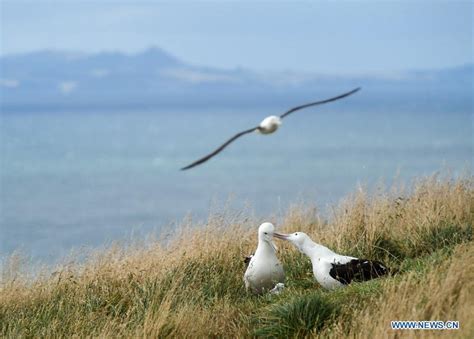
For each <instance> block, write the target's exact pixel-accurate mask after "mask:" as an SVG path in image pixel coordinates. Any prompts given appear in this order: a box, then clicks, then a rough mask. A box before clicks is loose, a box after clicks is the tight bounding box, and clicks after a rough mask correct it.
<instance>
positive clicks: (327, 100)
mask: <svg viewBox="0 0 474 339" xmlns="http://www.w3.org/2000/svg"><path fill="white" fill-rule="evenodd" d="M359 90H360V87H357V88H356V89H353V90H352V91H350V92H347V93H344V94H341V95H338V96H337V97H333V98H329V99H326V100H321V101H316V102H311V103H309V104H305V105H301V106H297V107H293V108H292V109H290V110H289V111H287V112H285V113H283V114H282V115H280V118H281V119H283V118H284V117H286V116H287V115H290V114H291V113H293V112H296V111H298V110H300V109H303V108H306V107H310V106H316V105H321V104H325V103H327V102H331V101H336V100H339V99H342V98H345V97H347V96H349V95H351V94H354V93H355V92H357V91H359Z"/></svg>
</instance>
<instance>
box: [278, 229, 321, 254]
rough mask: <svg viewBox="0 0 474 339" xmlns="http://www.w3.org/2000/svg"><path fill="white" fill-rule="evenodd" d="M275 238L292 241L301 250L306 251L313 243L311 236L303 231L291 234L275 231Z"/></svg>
mask: <svg viewBox="0 0 474 339" xmlns="http://www.w3.org/2000/svg"><path fill="white" fill-rule="evenodd" d="M273 235H274V237H275V238H278V239H282V240H286V241H289V242H291V243H292V244H293V245H294V246H295V247H296V248H297V249H298V250H299V251H300V252H302V253H305V254H306V251H307V250H308V249H309V247H311V245H312V244H313V241H312V240H311V238H310V237H309V236H308V235H307V234H306V233H303V232H295V233H291V234H282V233H277V232H274V233H273Z"/></svg>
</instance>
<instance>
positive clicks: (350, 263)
mask: <svg viewBox="0 0 474 339" xmlns="http://www.w3.org/2000/svg"><path fill="white" fill-rule="evenodd" d="M274 236H275V238H278V239H282V240H287V241H289V242H291V243H292V244H293V245H294V246H295V247H296V248H297V249H298V250H299V251H300V252H301V253H303V254H306V255H307V256H308V257H309V258H310V259H311V264H312V266H313V274H314V277H315V278H316V280H317V281H318V283H319V284H320V285H321V286H322V287H323V288H326V289H334V288H337V287H342V286H344V285H347V284H350V283H351V282H352V281H367V280H371V279H374V278H378V277H380V276H383V275H386V274H387V273H388V272H389V271H388V269H387V268H386V267H385V266H384V265H383V264H382V263H381V262H379V261H371V260H367V259H358V258H354V257H349V256H345V255H340V254H337V253H334V252H333V251H331V250H330V249H329V248H327V247H325V246H323V245H320V244H317V243H315V242H314V241H312V240H311V238H310V237H309V236H308V235H306V234H305V233H303V232H295V233H292V234H280V233H276V232H275V233H274Z"/></svg>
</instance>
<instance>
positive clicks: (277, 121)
mask: <svg viewBox="0 0 474 339" xmlns="http://www.w3.org/2000/svg"><path fill="white" fill-rule="evenodd" d="M358 90H360V87H358V88H356V89H353V90H352V91H350V92H347V93H344V94H341V95H338V96H336V97H333V98H329V99H325V100H321V101H316V102H311V103H309V104H304V105H301V106H297V107H293V108H291V109H289V110H288V111H286V112H285V113H283V114H282V115H280V116H276V115H271V116H269V117H266V118H265V119H263V120H262V122H261V123H260V124H259V125H258V126H257V127H253V128H250V129H247V130H245V131H242V132H239V133H237V134H236V135H234V136H233V137H232V138H230V139H229V140H227V141H226V142H225V143H223V144H222V145H221V146H219V147H218V148H217V149H216V150H215V151H213V152H212V153H209V154H208V155H206V156H204V157H202V158H201V159H198V160H196V161H195V162H193V163H191V164H190V165H188V166H185V167H183V168H181V170H182V171H184V170H187V169H190V168H193V167H194V166H197V165H200V164H202V163H204V162H206V161H208V160H209V159H211V158H212V157H213V156H215V155H217V154H218V153H219V152H221V151H222V150H223V149H224V148H226V147H227V146H228V145H229V144H230V143H231V142H233V141H234V140H236V139H238V138H240V137H241V136H243V135H245V134H248V133H252V132H255V131H257V132H258V133H260V134H271V133H273V132H275V131H276V130H277V129H278V127H280V125H281V123H282V122H281V121H282V119H283V118H285V117H286V116H288V115H290V114H291V113H293V112H296V111H298V110H300V109H303V108H306V107H310V106H316V105H321V104H325V103H328V102H331V101H336V100H339V99H342V98H345V97H347V96H349V95H351V94H354V93H355V92H357V91H358Z"/></svg>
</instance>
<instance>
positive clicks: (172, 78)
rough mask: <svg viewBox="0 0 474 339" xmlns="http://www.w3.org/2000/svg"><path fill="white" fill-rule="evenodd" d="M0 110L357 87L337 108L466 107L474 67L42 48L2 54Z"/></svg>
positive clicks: (198, 102) (291, 96)
mask: <svg viewBox="0 0 474 339" xmlns="http://www.w3.org/2000/svg"><path fill="white" fill-rule="evenodd" d="M0 67H1V68H0V90H1V97H0V105H1V106H0V107H1V108H2V111H15V110H38V111H40V110H65V109H67V110H76V109H79V110H86V109H111V110H117V109H161V108H165V109H170V108H179V109H181V108H186V109H189V108H206V107H218V106H219V107H228V108H234V107H239V108H241V107H257V106H280V107H285V108H286V107H290V106H292V105H297V104H300V103H304V102H306V101H312V100H318V99H322V98H325V97H327V96H332V95H337V94H339V93H342V92H344V91H347V90H350V89H352V88H354V87H358V86H362V87H363V91H362V92H360V94H358V95H357V96H354V97H353V98H352V99H351V100H350V102H349V101H344V102H343V101H341V102H340V103H338V104H337V105H335V106H337V107H341V105H345V106H344V107H345V108H346V107H347V108H350V109H354V110H357V109H359V110H360V109H364V110H368V109H371V110H379V109H385V110H388V109H392V110H399V109H409V110H414V111H466V110H470V111H472V102H473V101H472V93H473V75H474V65H473V64H468V65H464V66H460V67H455V68H450V69H442V70H430V71H416V70H413V71H406V72H403V73H401V72H398V73H393V72H387V73H386V74H378V75H356V76H355V75H348V76H342V75H330V74H314V73H301V72H289V71H286V72H255V71H252V70H248V69H242V68H237V69H232V70H223V69H217V68H212V67H201V66H194V65H189V64H187V63H185V62H183V61H181V60H179V59H177V58H175V57H174V56H172V55H170V54H168V53H167V52H165V51H163V50H161V49H159V48H150V49H148V50H146V51H144V52H142V53H139V54H135V55H128V54H123V53H118V52H103V53H98V54H81V53H64V52H56V51H41V52H35V53H28V54H21V55H9V56H4V57H2V58H0Z"/></svg>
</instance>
